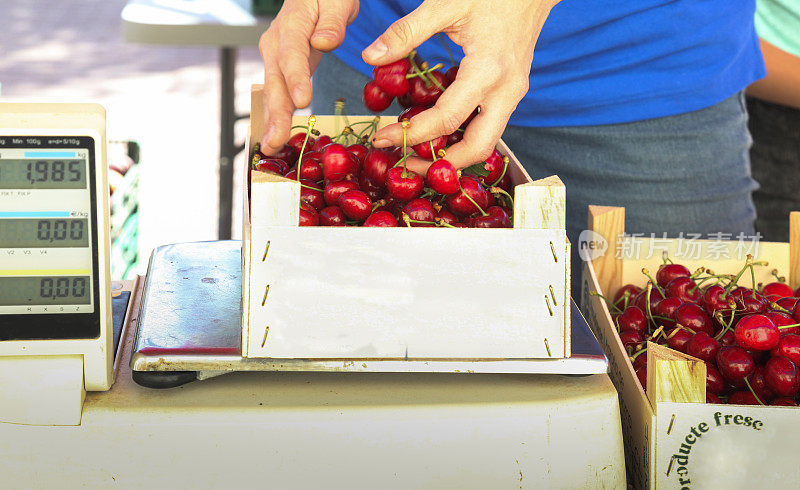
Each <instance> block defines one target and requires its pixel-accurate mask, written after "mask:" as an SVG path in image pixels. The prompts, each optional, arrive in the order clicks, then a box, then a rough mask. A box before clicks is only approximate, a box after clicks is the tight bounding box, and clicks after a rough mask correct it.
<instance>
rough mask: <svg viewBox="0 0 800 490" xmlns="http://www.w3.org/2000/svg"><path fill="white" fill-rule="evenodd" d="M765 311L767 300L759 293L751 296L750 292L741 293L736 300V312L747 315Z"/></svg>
mask: <svg viewBox="0 0 800 490" xmlns="http://www.w3.org/2000/svg"><path fill="white" fill-rule="evenodd" d="M765 311H767V301H766V300H765V299H764V297H763V296H761V295H760V294H756V297H755V298H754V297H753V294H752V292H751V293H747V294H743V295H742V296H741V297H739V298H738V299H737V300H736V313H737V314H740V315H749V314H752V313H764V312H765Z"/></svg>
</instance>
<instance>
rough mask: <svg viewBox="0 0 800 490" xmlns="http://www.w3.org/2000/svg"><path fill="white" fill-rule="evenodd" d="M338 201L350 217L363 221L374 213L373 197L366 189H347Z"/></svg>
mask: <svg viewBox="0 0 800 490" xmlns="http://www.w3.org/2000/svg"><path fill="white" fill-rule="evenodd" d="M337 203H338V205H339V207H340V208H342V211H344V214H345V216H347V217H348V218H350V219H354V220H358V221H363V220H365V219H367V217H368V216H369V215H370V214H371V213H372V199H370V198H369V196H368V195H367V194H366V193H365V192H364V191H359V190H350V191H346V192H344V193H343V194H342V195H340V196H339V199H337Z"/></svg>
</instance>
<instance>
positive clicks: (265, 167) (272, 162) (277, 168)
mask: <svg viewBox="0 0 800 490" xmlns="http://www.w3.org/2000/svg"><path fill="white" fill-rule="evenodd" d="M255 169H256V170H258V171H261V172H271V173H274V174H278V175H283V174H284V173H285V172H286V162H284V161H283V160H278V159H277V158H262V159H261V160H259V161H258V163H256V168H255Z"/></svg>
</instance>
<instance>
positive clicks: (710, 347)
mask: <svg viewBox="0 0 800 490" xmlns="http://www.w3.org/2000/svg"><path fill="white" fill-rule="evenodd" d="M719 349H720V346H719V342H717V341H716V340H715V339H714V337H712V336H710V335H708V334H707V333H706V332H697V333H696V334H694V336H692V340H690V341H689V344H688V345H687V346H686V353H687V354H688V355H690V356H692V357H696V358H698V359H702V360H703V361H706V362H713V361H714V359H715V358H716V356H717V352H718V351H719Z"/></svg>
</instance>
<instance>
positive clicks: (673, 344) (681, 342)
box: [667, 327, 694, 352]
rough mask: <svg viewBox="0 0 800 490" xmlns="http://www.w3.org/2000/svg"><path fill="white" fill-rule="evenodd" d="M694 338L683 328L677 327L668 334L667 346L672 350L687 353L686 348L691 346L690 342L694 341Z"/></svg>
mask: <svg viewBox="0 0 800 490" xmlns="http://www.w3.org/2000/svg"><path fill="white" fill-rule="evenodd" d="M692 337H694V334H692V333H690V332H688V331H686V330H684V329H682V328H678V327H675V328H673V329H672V330H670V332H669V333H668V334H667V345H668V346H669V348H670V349H675V350H676V351H679V352H686V347H687V346H688V345H689V341H690V340H692Z"/></svg>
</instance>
